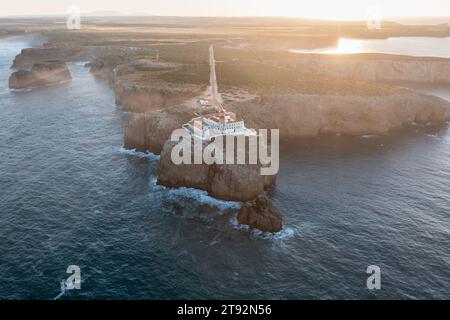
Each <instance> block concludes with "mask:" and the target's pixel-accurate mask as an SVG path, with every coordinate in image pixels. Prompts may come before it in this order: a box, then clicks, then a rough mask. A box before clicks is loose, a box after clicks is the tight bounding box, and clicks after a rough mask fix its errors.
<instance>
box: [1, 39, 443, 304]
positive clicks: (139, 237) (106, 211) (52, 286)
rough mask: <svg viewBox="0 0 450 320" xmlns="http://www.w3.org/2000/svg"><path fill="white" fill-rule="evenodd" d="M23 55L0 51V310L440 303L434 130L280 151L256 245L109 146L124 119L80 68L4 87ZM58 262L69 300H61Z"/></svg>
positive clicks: (215, 207)
mask: <svg viewBox="0 0 450 320" xmlns="http://www.w3.org/2000/svg"><path fill="white" fill-rule="evenodd" d="M29 46H31V44H30V42H29V41H28V39H25V38H16V39H9V40H2V41H0V298H2V299H53V298H56V297H58V298H59V299H94V298H96V299H98V298H100V299H173V298H177V299H178V298H182V299H184V298H187V299H194V298H195V299H197V298H198V299H207V298H208V299H212V298H220V299H222V298H226V299H231V298H236V299H247V298H248V299H250V298H253V299H288V298H289V299H335V298H339V299H366V298H369V299H385V298H387V299H397V298H398V299H409V298H414V299H419V298H420V299H421V298H444V299H445V298H447V299H448V298H450V134H449V131H448V127H447V125H444V126H440V127H436V126H428V127H425V128H418V127H411V128H404V129H401V130H398V131H396V132H393V133H391V134H389V135H386V136H362V137H355V138H345V137H327V138H320V139H312V140H297V141H284V142H283V143H282V147H281V171H280V175H279V179H278V185H277V187H276V188H275V190H273V191H272V192H271V197H272V198H273V200H274V202H275V205H276V206H277V207H278V208H279V209H280V210H281V211H282V213H283V215H284V217H285V228H284V230H283V231H282V232H281V233H279V234H274V235H273V234H262V233H258V232H255V231H251V230H247V229H245V228H242V227H240V226H238V225H237V224H236V223H235V216H236V212H237V207H238V204H236V203H227V202H222V201H218V200H215V199H213V198H210V197H208V196H207V195H206V194H205V193H203V192H200V191H196V190H189V189H180V190H171V189H166V188H162V187H158V186H156V184H155V179H156V176H157V174H158V157H157V156H154V155H147V154H140V153H135V152H131V151H129V150H124V149H123V148H121V146H122V144H123V133H124V128H125V126H126V124H127V122H128V120H129V119H130V117H131V115H130V114H127V113H126V112H124V111H123V110H122V109H121V108H120V107H117V106H116V105H115V103H114V95H113V92H112V90H111V88H110V87H109V86H108V84H107V83H104V82H101V81H98V80H96V79H95V78H94V77H93V76H92V75H91V74H90V73H89V71H88V69H86V68H84V66H83V63H74V64H71V65H70V68H71V72H72V75H73V81H72V82H71V83H67V84H62V85H60V86H56V87H46V88H39V89H35V90H31V91H10V90H9V89H8V83H7V81H8V77H9V75H10V73H11V72H12V70H10V65H11V62H12V60H13V58H14V56H15V55H16V54H18V53H19V52H20V50H21V49H22V48H24V47H29ZM424 90H428V91H429V92H432V93H433V94H436V95H440V96H442V97H446V98H447V99H450V88H437V87H432V88H425V89H424ZM69 265H78V266H79V267H80V269H81V278H82V283H81V289H80V290H66V291H65V292H64V290H63V292H61V281H62V280H64V279H66V278H67V277H68V276H69V274H67V273H66V269H67V267H68V266H69ZM369 265H377V266H379V267H380V268H381V290H377V291H370V290H368V289H367V287H366V279H367V277H368V275H367V274H366V269H367V267H368V266H369Z"/></svg>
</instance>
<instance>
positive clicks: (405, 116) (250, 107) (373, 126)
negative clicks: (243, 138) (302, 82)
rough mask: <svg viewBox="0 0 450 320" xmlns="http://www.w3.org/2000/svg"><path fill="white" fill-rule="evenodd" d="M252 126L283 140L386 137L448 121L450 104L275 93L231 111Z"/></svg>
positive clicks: (407, 97) (405, 97)
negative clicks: (412, 126)
mask: <svg viewBox="0 0 450 320" xmlns="http://www.w3.org/2000/svg"><path fill="white" fill-rule="evenodd" d="M231 109H233V110H234V111H235V112H236V113H237V115H238V116H239V117H242V118H244V119H245V120H246V124H248V126H250V127H254V128H259V129H280V136H281V137H308V136H316V135H318V134H349V135H358V134H365V133H375V134H377V133H385V132H387V131H389V130H391V129H394V128H398V127H400V126H402V125H404V124H411V123H413V122H415V123H419V124H425V123H428V122H444V121H449V120H450V103H449V102H447V101H445V100H442V99H440V98H437V97H433V96H428V95H424V94H419V93H415V92H412V91H406V92H405V93H400V94H394V95H389V96H379V97H356V96H355V97H354V96H320V95H304V94H290V95H273V96H262V97H259V98H258V99H253V100H251V101H244V102H237V103H234V104H233V106H232V107H231Z"/></svg>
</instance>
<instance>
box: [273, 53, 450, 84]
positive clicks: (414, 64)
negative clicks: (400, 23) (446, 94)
mask: <svg viewBox="0 0 450 320" xmlns="http://www.w3.org/2000/svg"><path fill="white" fill-rule="evenodd" d="M447 60H448V61H445V59H441V60H423V59H418V60H414V59H412V58H411V59H409V60H401V59H398V60H395V59H382V60H377V59H357V58H354V59H351V58H346V59H342V58H337V59H330V58H311V57H309V56H308V57H304V56H301V57H299V58H298V59H295V60H289V61H284V62H280V63H277V64H281V65H284V66H288V67H291V68H296V69H297V70H298V71H299V72H304V73H313V74H318V75H324V76H330V77H334V78H344V79H351V80H365V81H392V82H414V83H434V84H450V59H447Z"/></svg>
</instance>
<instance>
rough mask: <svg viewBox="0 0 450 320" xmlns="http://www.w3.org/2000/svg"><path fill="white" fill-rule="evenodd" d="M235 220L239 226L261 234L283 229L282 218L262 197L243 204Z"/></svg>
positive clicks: (268, 201)
mask: <svg viewBox="0 0 450 320" xmlns="http://www.w3.org/2000/svg"><path fill="white" fill-rule="evenodd" d="M237 219H238V222H239V223H240V224H244V225H249V226H251V227H252V228H255V229H258V230H261V231H263V232H279V231H281V229H282V227H283V216H282V215H281V213H280V211H279V210H278V209H277V208H275V207H274V206H273V204H272V201H271V200H270V199H269V198H267V197H266V196H264V195H260V196H258V197H257V198H256V199H255V200H253V201H250V202H247V203H245V204H244V205H243V206H242V207H241V208H240V210H239V213H238V217H237Z"/></svg>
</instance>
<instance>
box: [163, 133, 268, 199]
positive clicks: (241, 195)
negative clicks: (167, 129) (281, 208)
mask: <svg viewBox="0 0 450 320" xmlns="http://www.w3.org/2000/svg"><path fill="white" fill-rule="evenodd" d="M175 145H177V143H176V142H172V141H170V140H168V141H167V142H166V143H165V144H164V147H163V150H162V152H161V159H160V175H159V177H158V183H159V184H162V185H165V186H168V187H173V188H180V187H188V188H196V189H201V190H206V191H208V193H209V194H210V195H211V196H213V197H215V198H218V199H223V200H227V201H251V200H254V199H256V198H257V197H258V196H259V195H261V194H262V193H263V192H264V190H265V189H267V188H270V187H272V186H273V185H274V184H275V180H276V176H272V177H271V178H270V179H268V178H266V177H265V176H262V175H261V170H260V169H261V165H260V164H255V165H249V164H212V165H208V164H205V163H202V164H179V165H177V164H174V163H173V161H172V158H171V155H172V149H173V148H174V146H175Z"/></svg>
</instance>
